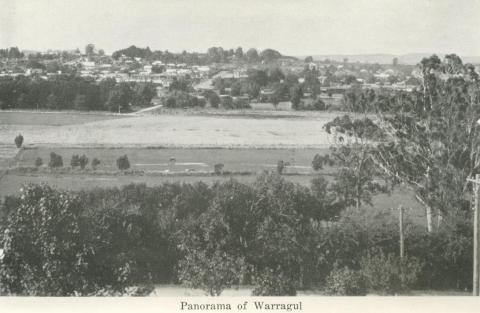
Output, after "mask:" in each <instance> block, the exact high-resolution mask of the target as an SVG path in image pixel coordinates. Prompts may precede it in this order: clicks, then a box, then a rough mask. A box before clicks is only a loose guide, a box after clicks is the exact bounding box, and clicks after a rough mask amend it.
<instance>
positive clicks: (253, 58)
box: [246, 48, 258, 63]
mask: <svg viewBox="0 0 480 313" xmlns="http://www.w3.org/2000/svg"><path fill="white" fill-rule="evenodd" d="M246 57H247V61H248V62H250V63H254V62H258V52H257V50H256V49H254V48H250V49H248V51H247V53H246Z"/></svg>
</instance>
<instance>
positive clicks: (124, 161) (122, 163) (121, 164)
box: [117, 154, 130, 171]
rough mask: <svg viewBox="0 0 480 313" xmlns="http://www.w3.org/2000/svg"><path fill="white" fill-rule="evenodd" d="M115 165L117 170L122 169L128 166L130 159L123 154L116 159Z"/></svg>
mask: <svg viewBox="0 0 480 313" xmlns="http://www.w3.org/2000/svg"><path fill="white" fill-rule="evenodd" d="M117 167H118V169H119V170H121V171H124V170H128V169H129V168H130V161H129V160H128V156H127V155H126V154H125V155H123V156H121V157H119V158H118V159H117Z"/></svg>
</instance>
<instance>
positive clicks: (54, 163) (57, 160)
mask: <svg viewBox="0 0 480 313" xmlns="http://www.w3.org/2000/svg"><path fill="white" fill-rule="evenodd" d="M62 166H63V159H62V156H61V155H58V154H56V153H55V152H52V153H50V162H48V167H50V168H57V167H62Z"/></svg>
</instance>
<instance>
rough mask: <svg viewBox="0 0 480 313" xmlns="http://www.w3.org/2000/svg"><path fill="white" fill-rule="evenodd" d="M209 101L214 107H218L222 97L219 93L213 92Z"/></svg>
mask: <svg viewBox="0 0 480 313" xmlns="http://www.w3.org/2000/svg"><path fill="white" fill-rule="evenodd" d="M208 103H210V106H211V107H212V108H218V105H219V104H220V97H219V96H218V95H217V93H215V92H213V93H212V94H211V95H210V96H209V97H208Z"/></svg>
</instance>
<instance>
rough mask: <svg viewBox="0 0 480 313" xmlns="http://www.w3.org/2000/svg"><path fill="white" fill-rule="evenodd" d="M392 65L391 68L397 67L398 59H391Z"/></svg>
mask: <svg viewBox="0 0 480 313" xmlns="http://www.w3.org/2000/svg"><path fill="white" fill-rule="evenodd" d="M392 65H393V66H397V65H398V58H397V57H395V58H393V59H392Z"/></svg>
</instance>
